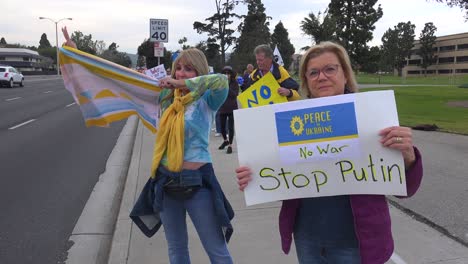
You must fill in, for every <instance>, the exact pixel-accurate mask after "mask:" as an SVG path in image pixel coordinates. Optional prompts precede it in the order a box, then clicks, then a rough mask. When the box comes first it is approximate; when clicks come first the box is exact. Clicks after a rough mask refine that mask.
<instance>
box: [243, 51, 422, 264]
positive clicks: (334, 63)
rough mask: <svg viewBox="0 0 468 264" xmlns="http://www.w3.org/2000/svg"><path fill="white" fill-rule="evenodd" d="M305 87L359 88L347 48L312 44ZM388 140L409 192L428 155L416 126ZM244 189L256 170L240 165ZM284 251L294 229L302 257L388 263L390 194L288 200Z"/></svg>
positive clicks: (318, 92)
mask: <svg viewBox="0 0 468 264" xmlns="http://www.w3.org/2000/svg"><path fill="white" fill-rule="evenodd" d="M300 78H301V88H300V90H301V92H302V93H303V94H304V95H305V96H306V97H307V98H319V97H326V96H334V95H341V94H347V93H354V92H357V84H356V81H355V77H354V74H353V70H352V68H351V63H350V60H349V57H348V54H347V52H346V51H345V49H344V48H343V47H342V46H340V45H338V44H335V43H332V42H323V43H320V44H319V45H316V46H313V47H311V48H310V49H309V50H307V52H306V53H305V54H304V55H303V57H302V61H301V66H300ZM380 137H381V138H380V143H381V144H382V146H384V147H387V148H390V149H395V150H398V151H400V152H401V153H402V156H403V160H404V163H405V170H406V180H407V181H406V185H407V193H408V197H409V196H412V195H414V194H415V192H416V191H417V190H418V188H419V185H420V184H421V180H422V174H423V171H422V160H421V154H420V153H419V151H418V149H417V148H416V147H414V146H413V137H412V133H411V129H409V128H406V127H399V126H393V127H388V128H385V129H382V130H381V131H380ZM236 173H237V178H238V184H239V189H240V190H244V189H245V188H246V187H247V185H248V183H249V181H250V180H251V175H252V172H251V170H250V169H249V168H248V167H246V166H241V167H239V168H238V169H237V170H236ZM279 225H280V234H281V240H282V247H283V251H284V252H285V253H286V254H287V253H288V252H289V250H290V247H291V242H292V235H294V241H295V246H296V252H297V257H298V260H299V263H343V264H353V263H356V264H357V263H362V264H383V263H385V262H386V261H387V260H388V259H389V258H390V256H391V255H392V253H393V248H394V244H393V238H392V232H391V223H390V214H389V208H388V204H387V201H386V197H385V196H384V195H341V196H329V197H315V198H303V199H292V200H285V201H283V204H282V207H281V212H280V217H279Z"/></svg>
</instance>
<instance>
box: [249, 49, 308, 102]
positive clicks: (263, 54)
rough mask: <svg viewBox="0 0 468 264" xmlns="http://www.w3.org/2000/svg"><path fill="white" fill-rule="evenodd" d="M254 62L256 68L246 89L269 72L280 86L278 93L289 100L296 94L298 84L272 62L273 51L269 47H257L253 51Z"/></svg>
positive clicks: (284, 70) (283, 69)
mask: <svg viewBox="0 0 468 264" xmlns="http://www.w3.org/2000/svg"><path fill="white" fill-rule="evenodd" d="M254 54H255V60H256V61H257V68H256V69H255V70H253V72H252V73H251V74H250V76H249V79H248V82H247V84H246V89H248V88H249V87H250V86H251V85H252V84H254V83H255V82H256V81H258V80H259V79H260V78H262V77H263V75H265V74H267V73H268V72H271V73H272V74H273V77H275V79H276V81H277V82H278V84H279V85H280V88H278V93H279V94H280V95H282V96H286V97H287V98H291V97H293V96H295V93H296V94H297V89H298V88H299V84H298V83H297V82H296V81H295V80H294V79H293V78H291V76H289V73H288V71H287V70H286V69H285V68H284V67H283V66H281V65H279V64H278V63H276V62H275V61H274V60H273V50H272V49H271V48H270V46H268V45H265V44H262V45H258V46H257V47H256V48H255V50H254Z"/></svg>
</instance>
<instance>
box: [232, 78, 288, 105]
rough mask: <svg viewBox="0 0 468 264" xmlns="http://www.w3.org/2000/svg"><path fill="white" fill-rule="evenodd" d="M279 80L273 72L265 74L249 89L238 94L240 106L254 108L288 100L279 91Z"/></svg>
mask: <svg viewBox="0 0 468 264" xmlns="http://www.w3.org/2000/svg"><path fill="white" fill-rule="evenodd" d="M279 87H280V86H279V84H278V82H277V81H276V80H275V77H273V74H271V72H268V73H267V74H265V75H264V76H263V77H262V78H260V79H259V80H258V81H256V82H255V83H254V84H253V85H252V86H250V87H249V88H248V89H247V90H245V91H244V92H243V93H241V94H240V95H239V96H237V102H238V104H239V107H240V108H252V107H257V106H262V105H269V104H277V103H284V102H287V101H288V100H287V99H286V97H285V96H282V95H280V94H279V93H278V88H279Z"/></svg>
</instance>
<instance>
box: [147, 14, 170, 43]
mask: <svg viewBox="0 0 468 264" xmlns="http://www.w3.org/2000/svg"><path fill="white" fill-rule="evenodd" d="M150 41H153V42H166V43H167V42H168V41H169V21H168V20H167V19H156V18H151V19H150Z"/></svg>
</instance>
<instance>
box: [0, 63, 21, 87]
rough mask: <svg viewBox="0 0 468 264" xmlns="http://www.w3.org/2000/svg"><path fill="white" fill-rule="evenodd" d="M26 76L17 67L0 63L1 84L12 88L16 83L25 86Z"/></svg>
mask: <svg viewBox="0 0 468 264" xmlns="http://www.w3.org/2000/svg"><path fill="white" fill-rule="evenodd" d="M23 82H24V76H23V74H21V73H20V72H19V71H18V70H17V69H15V68H13V67H11V66H2V65H0V85H7V86H8V87H10V88H12V87H13V85H14V84H19V86H21V87H23V86H24V83H23Z"/></svg>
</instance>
